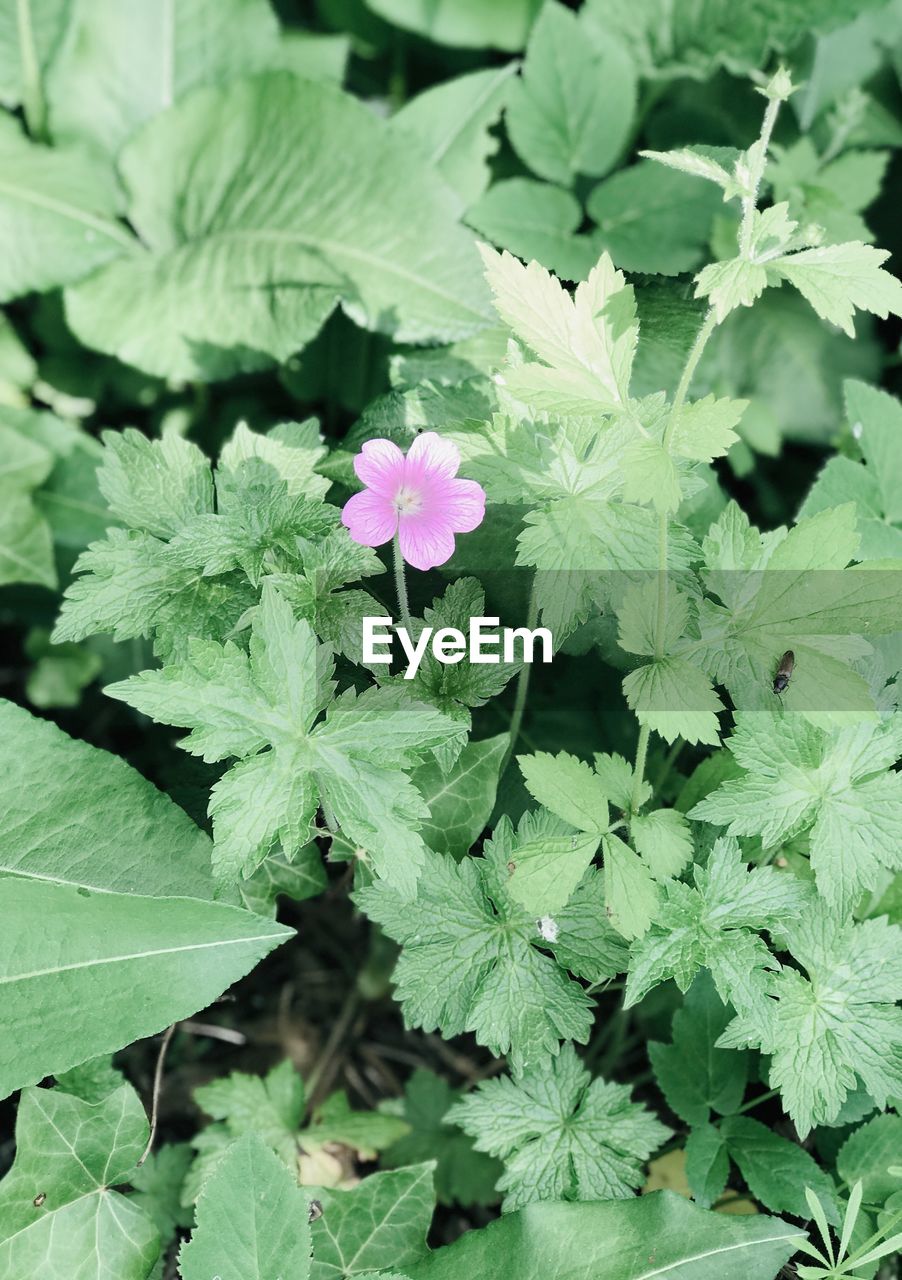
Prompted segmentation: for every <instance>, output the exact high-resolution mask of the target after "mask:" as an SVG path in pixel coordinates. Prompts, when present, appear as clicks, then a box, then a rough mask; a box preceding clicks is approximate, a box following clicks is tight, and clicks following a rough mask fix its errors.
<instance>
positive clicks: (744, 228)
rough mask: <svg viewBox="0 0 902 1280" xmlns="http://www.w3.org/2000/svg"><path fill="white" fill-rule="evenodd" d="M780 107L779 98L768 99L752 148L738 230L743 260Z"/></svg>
mask: <svg viewBox="0 0 902 1280" xmlns="http://www.w3.org/2000/svg"><path fill="white" fill-rule="evenodd" d="M782 105H783V104H782V99H781V98H771V99H770V101H769V102H768V104H767V110H766V111H765V113H764V123H763V124H762V126H761V136H760V137H759V139H758V142H757V143H756V146H755V147H754V148H752V152H751V154H752V156H753V164H752V169H751V172H750V174H749V179H750V181H749V188H750V190H749V194H748V195H747V196H745V197H744V198H743V201H742V224H741V226H740V228H739V252H740V254H741V255H742V257H743V258H747V257H748V256H749V253H750V251H751V247H752V229H753V224H754V214H755V210H756V209H757V207H758V190H759V188H760V186H761V179H762V178H763V177H764V169H765V167H766V165H767V152H768V149H769V147H770V139H771V134H772V133H773V131H774V125H775V124H776V123H777V116H778V114H779V111H780V107H781V106H782Z"/></svg>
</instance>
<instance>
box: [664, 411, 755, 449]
mask: <svg viewBox="0 0 902 1280" xmlns="http://www.w3.org/2000/svg"><path fill="white" fill-rule="evenodd" d="M747 408H748V401H746V400H728V399H726V397H724V398H723V399H720V400H716V399H715V398H714V396H705V397H704V399H703V400H696V401H694V402H693V403H692V404H687V405H684V406H683V408H682V409H681V410H680V412H679V414H678V415H677V418H676V421H675V422H674V425H673V430H672V432H671V436H670V447H671V449H672V450H673V452H674V453H675V454H677V456H678V457H680V458H691V459H692V460H693V461H695V462H711V461H713V459H714V458H719V457H721V455H722V454H725V453H726V452H727V450H728V449H729V448H730V447H731V446H732V445H734V444H735V443H736V441H737V440H738V439H739V437H738V436H737V435H736V432H735V427H736V426H737V424H738V422H739V419H740V418H741V417H742V415H743V413H744V412H745V410H746V409H747Z"/></svg>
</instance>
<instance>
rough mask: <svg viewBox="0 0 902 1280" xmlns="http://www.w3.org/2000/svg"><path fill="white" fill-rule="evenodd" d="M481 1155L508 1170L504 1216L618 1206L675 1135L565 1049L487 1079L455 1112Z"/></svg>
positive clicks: (453, 1116) (624, 1088)
mask: <svg viewBox="0 0 902 1280" xmlns="http://www.w3.org/2000/svg"><path fill="white" fill-rule="evenodd" d="M450 1116H451V1119H452V1120H453V1121H454V1122H455V1123H456V1124H458V1125H460V1127H461V1128H462V1129H463V1130H464V1132H465V1133H469V1134H470V1136H471V1137H472V1138H473V1142H474V1145H475V1146H476V1148H477V1150H479V1151H487V1152H489V1153H490V1154H491V1155H495V1156H499V1157H500V1158H501V1159H502V1160H503V1161H504V1164H505V1172H504V1176H503V1177H502V1178H501V1180H500V1181H499V1183H498V1187H499V1189H500V1190H502V1191H506V1192H507V1193H508V1194H507V1195H506V1196H505V1199H504V1205H503V1208H504V1210H505V1212H510V1211H511V1210H514V1209H521V1208H522V1207H523V1206H524V1205H527V1204H531V1203H533V1202H534V1201H536V1200H612V1199H619V1198H621V1197H624V1196H629V1195H630V1194H631V1193H632V1192H633V1191H634V1190H635V1188H636V1187H638V1186H639V1184H640V1183H641V1182H642V1180H643V1177H644V1172H643V1165H644V1163H645V1161H646V1160H647V1159H648V1157H649V1156H650V1155H651V1154H652V1152H653V1151H655V1150H656V1149H657V1148H658V1147H659V1146H661V1144H662V1143H663V1142H664V1141H665V1140H666V1139H667V1138H668V1137H669V1136H670V1133H671V1130H670V1129H668V1128H667V1127H666V1126H665V1125H663V1124H661V1123H660V1122H659V1121H658V1120H656V1119H655V1117H654V1116H653V1115H652V1113H651V1112H650V1111H648V1110H647V1109H646V1108H645V1107H643V1106H641V1105H640V1104H639V1103H636V1102H631V1101H630V1090H629V1088H628V1087H627V1086H626V1085H620V1084H610V1083H608V1082H607V1081H605V1080H602V1079H601V1078H600V1077H599V1078H597V1079H595V1080H593V1079H592V1077H591V1075H590V1074H589V1072H588V1071H587V1070H586V1068H585V1067H584V1066H583V1064H582V1063H581V1062H580V1060H579V1058H578V1057H577V1056H576V1050H575V1049H574V1047H573V1045H572V1044H565V1045H564V1046H563V1048H562V1049H561V1052H560V1053H559V1054H558V1056H557V1058H555V1059H554V1061H553V1063H552V1064H551V1066H550V1068H545V1069H541V1070H538V1071H530V1072H527V1073H526V1074H525V1075H523V1077H522V1078H521V1079H520V1080H519V1081H517V1082H515V1081H514V1080H512V1079H511V1077H510V1076H504V1077H502V1078H501V1079H498V1080H484V1081H482V1082H481V1083H480V1084H479V1085H478V1086H477V1088H476V1089H475V1090H474V1091H473V1092H472V1093H470V1094H468V1095H467V1096H466V1097H464V1098H462V1099H461V1100H460V1101H459V1102H457V1103H456V1104H455V1105H454V1107H453V1108H452V1110H451V1112H450Z"/></svg>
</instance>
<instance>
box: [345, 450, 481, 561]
mask: <svg viewBox="0 0 902 1280" xmlns="http://www.w3.org/2000/svg"><path fill="white" fill-rule="evenodd" d="M459 466H460V454H459V453H458V450H457V446H456V445H455V444H452V443H451V441H450V440H443V439H442V437H441V436H439V435H436V433H435V432H434V431H424V432H423V434H422V435H419V436H417V438H416V439H415V440H414V442H413V444H412V445H411V446H410V448H409V449H408V451H407V456H406V457H405V456H404V454H403V453H402V452H401V450H400V449H399V448H398V446H397V445H396V444H393V443H392V442H391V440H368V441H367V442H366V444H365V445H364V446H363V448H362V450H361V451H360V453H359V454H358V455H357V457H356V458H355V459H354V470H355V471H356V472H357V476H358V478H359V479H360V480H362V481H363V483H364V484H365V485H366V488H365V489H364V490H363V492H362V493H355V494H354V496H353V498H349V499H348V501H347V502H346V503H345V506H344V510H343V511H342V513H341V522H342V524H343V525H344V526H345V527H346V528H347V530H348V531H349V533H350V535H351V537H352V538H353V539H354V541H355V542H361V543H363V545H364V546H365V547H381V546H382V544H383V543H384V542H390V541H391V539H392V538H393V537H394V536H395V533H397V534H398V541H399V542H400V544H401V554H402V555H403V557H404V559H405V560H406V561H407V562H408V564H412V565H413V567H414V568H415V569H433V568H435V566H436V565H439V564H444V563H445V561H446V560H449V559H450V558H451V556H452V555H453V554H454V535H455V533H469V532H470V531H471V530H472V529H475V528H476V527H477V525H479V524H481V523H482V518H483V516H484V515H485V493H484V491H483V489H482V486H481V485H478V484H477V483H476V481H475V480H458V479H457V469H458V467H459Z"/></svg>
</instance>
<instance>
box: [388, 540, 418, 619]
mask: <svg viewBox="0 0 902 1280" xmlns="http://www.w3.org/2000/svg"><path fill="white" fill-rule="evenodd" d="M392 548H393V550H394V553H395V590H396V592H397V594H398V613H399V614H400V617H401V621H402V622H403V624H404V627H405V628H406V630H407V634H408V635H411V634H412V632H413V623H412V622H411V621H410V605H409V604H408V602H407V579H406V578H405V577H404V557H403V556H402V555H401V542H400V539H399V537H398V535H397V533H396V534H395V537H394V541H393V542H392Z"/></svg>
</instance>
